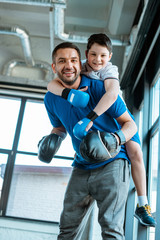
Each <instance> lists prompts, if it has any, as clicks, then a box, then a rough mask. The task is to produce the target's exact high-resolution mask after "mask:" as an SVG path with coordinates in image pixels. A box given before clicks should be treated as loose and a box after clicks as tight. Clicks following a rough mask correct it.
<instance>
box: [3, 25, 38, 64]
mask: <svg viewBox="0 0 160 240" xmlns="http://www.w3.org/2000/svg"><path fill="white" fill-rule="evenodd" d="M0 34H7V35H14V36H17V37H19V38H20V39H21V43H22V48H23V52H24V58H25V62H26V64H27V65H28V66H34V64H35V63H34V60H33V57H32V53H31V46H30V39H29V35H28V33H27V32H26V31H25V30H24V29H22V28H20V27H18V26H12V27H10V26H0Z"/></svg>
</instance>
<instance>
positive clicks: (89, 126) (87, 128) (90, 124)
mask: <svg viewBox="0 0 160 240" xmlns="http://www.w3.org/2000/svg"><path fill="white" fill-rule="evenodd" d="M92 126H93V122H92V121H90V122H89V123H88V125H87V127H86V129H85V131H86V132H88V131H89V129H90V128H91V127H92Z"/></svg>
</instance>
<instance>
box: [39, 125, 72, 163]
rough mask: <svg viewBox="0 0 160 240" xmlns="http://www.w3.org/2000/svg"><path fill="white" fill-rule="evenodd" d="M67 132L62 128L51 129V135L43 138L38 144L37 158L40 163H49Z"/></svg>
mask: <svg viewBox="0 0 160 240" xmlns="http://www.w3.org/2000/svg"><path fill="white" fill-rule="evenodd" d="M66 135H67V132H66V129H65V128H64V127H63V126H60V127H57V128H53V129H52V131H51V134H49V135H47V136H45V137H43V138H42V139H41V140H40V141H39V143H38V158H39V160H41V161H42V162H45V163H50V162H51V160H52V158H53V157H54V155H55V154H56V152H57V151H58V149H59V148H60V145H61V142H62V141H63V140H64V138H65V137H66Z"/></svg>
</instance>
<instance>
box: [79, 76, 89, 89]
mask: <svg viewBox="0 0 160 240" xmlns="http://www.w3.org/2000/svg"><path fill="white" fill-rule="evenodd" d="M90 85H91V79H90V78H88V77H86V76H84V75H81V83H80V85H79V87H78V89H80V88H83V87H86V86H88V87H90Z"/></svg>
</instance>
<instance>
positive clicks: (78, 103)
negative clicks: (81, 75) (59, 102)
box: [62, 88, 90, 108]
mask: <svg viewBox="0 0 160 240" xmlns="http://www.w3.org/2000/svg"><path fill="white" fill-rule="evenodd" d="M62 98H64V99H66V100H67V101H68V102H70V103H71V104H72V105H73V106H75V107H82V108H85V107H86V106H87V104H88V102H89V98H90V96H89V94H88V93H86V92H82V91H80V90H76V89H69V88H65V89H64V90H63V92H62Z"/></svg>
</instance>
